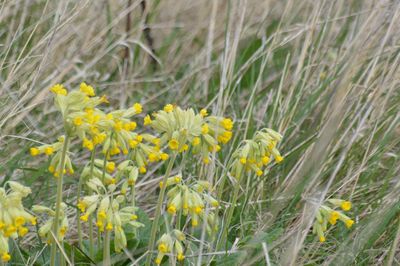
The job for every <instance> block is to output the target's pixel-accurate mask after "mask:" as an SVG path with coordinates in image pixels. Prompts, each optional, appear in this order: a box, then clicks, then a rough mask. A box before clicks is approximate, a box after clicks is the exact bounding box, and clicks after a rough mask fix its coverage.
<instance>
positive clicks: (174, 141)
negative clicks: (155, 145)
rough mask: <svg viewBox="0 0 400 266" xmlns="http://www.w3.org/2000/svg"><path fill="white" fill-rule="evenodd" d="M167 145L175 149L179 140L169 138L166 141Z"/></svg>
mask: <svg viewBox="0 0 400 266" xmlns="http://www.w3.org/2000/svg"><path fill="white" fill-rule="evenodd" d="M168 146H169V148H170V149H171V150H177V149H178V148H179V142H178V141H177V140H176V139H171V140H170V141H169V142H168Z"/></svg>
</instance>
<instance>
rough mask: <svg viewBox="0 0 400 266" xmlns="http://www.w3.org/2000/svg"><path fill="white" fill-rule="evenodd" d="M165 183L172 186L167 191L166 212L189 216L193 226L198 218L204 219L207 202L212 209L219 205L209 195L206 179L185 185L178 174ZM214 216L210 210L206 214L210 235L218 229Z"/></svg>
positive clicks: (196, 223)
mask: <svg viewBox="0 0 400 266" xmlns="http://www.w3.org/2000/svg"><path fill="white" fill-rule="evenodd" d="M166 185H167V186H172V188H171V189H170V190H169V191H168V192H167V212H168V213H169V214H171V215H176V214H177V213H180V212H181V213H182V215H184V216H189V217H190V219H191V224H192V226H193V227H196V226H198V225H199V218H200V219H201V220H203V221H204V219H205V215H204V209H205V207H206V204H207V203H208V204H209V206H210V207H212V208H214V209H215V208H217V207H218V206H219V203H218V201H217V200H216V199H215V198H214V197H212V196H211V195H210V192H211V184H210V183H209V182H207V181H201V180H199V181H196V182H195V183H194V184H192V185H186V184H185V182H184V181H183V180H182V178H181V177H180V176H175V177H171V178H169V179H168V181H167V184H166ZM160 186H163V184H162V183H161V184H160ZM215 217H216V215H215V213H213V212H212V211H210V213H209V214H208V216H207V232H208V233H209V234H210V235H211V234H212V233H213V232H215V231H216V230H218V223H217V222H216V221H215Z"/></svg>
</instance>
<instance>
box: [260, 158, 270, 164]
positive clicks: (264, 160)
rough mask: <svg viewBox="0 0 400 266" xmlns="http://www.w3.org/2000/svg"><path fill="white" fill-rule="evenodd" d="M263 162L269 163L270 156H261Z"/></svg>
mask: <svg viewBox="0 0 400 266" xmlns="http://www.w3.org/2000/svg"><path fill="white" fill-rule="evenodd" d="M261 162H262V163H263V164H264V165H266V164H268V162H269V157H268V156H264V157H262V158H261Z"/></svg>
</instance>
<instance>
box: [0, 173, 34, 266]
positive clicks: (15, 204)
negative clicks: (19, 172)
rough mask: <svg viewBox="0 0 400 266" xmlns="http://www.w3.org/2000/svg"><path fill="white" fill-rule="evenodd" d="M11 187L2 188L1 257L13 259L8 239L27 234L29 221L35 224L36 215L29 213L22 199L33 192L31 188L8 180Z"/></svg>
mask: <svg viewBox="0 0 400 266" xmlns="http://www.w3.org/2000/svg"><path fill="white" fill-rule="evenodd" d="M7 184H8V186H9V187H10V189H9V190H8V191H6V189H5V188H0V256H1V257H0V259H1V260H2V261H3V262H7V261H9V260H10V259H11V256H10V254H9V246H8V240H9V238H12V239H16V238H17V237H23V236H25V235H26V234H27V233H28V231H29V229H28V228H27V223H28V222H30V224H32V225H35V224H36V217H34V216H33V215H31V214H30V213H28V212H27V211H26V210H25V209H24V206H23V205H22V199H23V198H25V197H26V196H28V195H29V194H30V193H31V189H30V188H28V187H25V186H23V185H21V184H19V183H17V182H14V181H8V182H7Z"/></svg>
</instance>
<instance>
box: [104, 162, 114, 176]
mask: <svg viewBox="0 0 400 266" xmlns="http://www.w3.org/2000/svg"><path fill="white" fill-rule="evenodd" d="M106 170H107V172H109V173H112V172H114V170H115V163H114V162H107V163H106Z"/></svg>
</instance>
